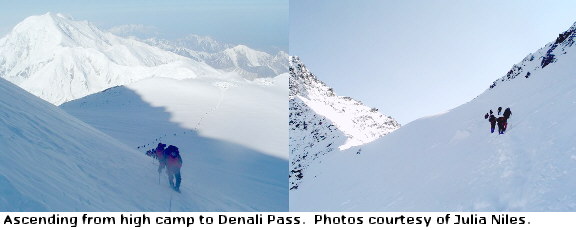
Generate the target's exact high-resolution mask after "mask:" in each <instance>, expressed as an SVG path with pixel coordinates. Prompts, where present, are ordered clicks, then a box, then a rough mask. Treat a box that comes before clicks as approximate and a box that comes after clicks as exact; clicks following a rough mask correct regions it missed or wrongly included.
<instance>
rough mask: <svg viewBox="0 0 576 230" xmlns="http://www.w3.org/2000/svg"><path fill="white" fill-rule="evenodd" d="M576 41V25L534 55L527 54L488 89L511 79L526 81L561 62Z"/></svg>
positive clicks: (572, 48)
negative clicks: (549, 66) (551, 65)
mask: <svg viewBox="0 0 576 230" xmlns="http://www.w3.org/2000/svg"><path fill="white" fill-rule="evenodd" d="M575 40H576V23H574V24H573V25H572V26H571V27H570V29H568V30H566V31H564V32H563V33H560V34H558V37H556V40H555V41H554V42H550V43H548V44H546V45H545V46H544V47H542V48H540V49H539V50H537V51H536V52H534V53H531V54H528V56H526V57H525V58H524V59H523V60H522V61H521V62H520V63H518V64H515V65H513V66H512V68H511V69H510V71H508V73H506V75H504V76H503V77H501V78H499V79H497V80H496V81H494V82H493V83H492V85H490V89H492V88H494V87H496V86H497V85H499V84H500V83H501V82H505V81H511V80H513V79H517V78H518V79H527V78H530V77H532V76H533V74H534V73H536V72H539V71H540V70H542V69H544V68H546V67H547V66H548V65H550V64H553V63H556V62H557V61H559V60H562V58H561V57H562V56H565V55H566V54H567V53H569V52H576V50H574V49H575V48H574V47H576V46H574V41H575Z"/></svg>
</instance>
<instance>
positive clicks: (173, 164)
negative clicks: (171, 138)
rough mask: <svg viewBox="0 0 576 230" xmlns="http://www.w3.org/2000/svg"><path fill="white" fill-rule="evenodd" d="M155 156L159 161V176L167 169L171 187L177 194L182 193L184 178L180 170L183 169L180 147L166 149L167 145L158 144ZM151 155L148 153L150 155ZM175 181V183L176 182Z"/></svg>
mask: <svg viewBox="0 0 576 230" xmlns="http://www.w3.org/2000/svg"><path fill="white" fill-rule="evenodd" d="M154 151H155V155H153V156H154V157H155V158H156V159H158V162H159V164H158V174H160V173H162V170H163V169H164V168H166V173H167V174H168V182H170V187H172V189H174V191H176V192H180V183H181V182H182V176H180V168H181V167H182V157H181V156H180V152H179V151H178V147H176V146H173V145H170V146H168V147H166V144H162V143H158V146H156V149H155V150H154ZM148 154H149V153H147V155H148ZM174 179H175V181H174Z"/></svg>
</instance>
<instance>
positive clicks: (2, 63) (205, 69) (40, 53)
mask: <svg viewBox="0 0 576 230" xmlns="http://www.w3.org/2000/svg"><path fill="white" fill-rule="evenodd" d="M220 73H221V72H220V71H217V70H215V69H214V68H212V67H210V66H208V65H207V64H205V63H204V62H202V61H194V60H191V59H189V58H186V57H182V56H179V55H177V54H174V53H172V52H168V51H165V50H162V49H160V48H157V47H153V46H150V45H147V44H145V43H143V42H140V41H137V40H134V39H127V38H122V37H118V36H116V35H113V34H111V33H109V32H104V31H102V30H100V29H98V28H97V27H96V26H95V25H93V24H92V23H90V22H87V21H75V20H72V19H70V17H65V16H62V15H58V14H53V13H47V14H44V15H40V16H31V17H28V18H26V19H25V20H24V21H22V22H21V23H19V24H18V25H16V26H15V27H14V29H13V30H12V31H11V32H10V33H9V34H8V35H6V36H5V37H4V38H1V39H0V77H2V78H5V79H7V80H9V81H11V82H12V83H14V84H16V85H18V86H20V87H22V88H24V89H26V90H27V91H29V92H31V93H32V94H34V95H36V96H38V97H40V98H42V99H44V100H47V101H49V102H51V103H53V104H56V105H59V104H61V103H63V102H66V101H70V100H73V99H77V98H80V97H83V96H86V95H89V94H92V93H95V92H99V91H102V90H104V89H107V88H110V87H113V86H118V85H124V84H127V83H131V82H135V81H138V80H142V79H145V78H150V77H167V78H175V79H185V78H195V77H199V76H211V75H217V74H220Z"/></svg>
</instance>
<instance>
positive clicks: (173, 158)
mask: <svg viewBox="0 0 576 230" xmlns="http://www.w3.org/2000/svg"><path fill="white" fill-rule="evenodd" d="M164 152H165V155H166V172H167V173H168V181H169V182H170V187H172V189H174V190H175V191H177V192H180V183H181V182H182V177H181V175H180V168H181V167H182V157H181V156H180V152H179V151H178V148H177V147H176V146H173V145H170V146H168V148H166V150H165V151H164ZM174 178H175V179H176V181H175V182H174V181H173V180H174Z"/></svg>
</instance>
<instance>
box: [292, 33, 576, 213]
mask: <svg viewBox="0 0 576 230" xmlns="http://www.w3.org/2000/svg"><path fill="white" fill-rule="evenodd" d="M560 40H561V39H560ZM566 41H567V40H564V41H563V42H566ZM563 42H561V43H559V44H564V43H563ZM560 47H561V46H560V45H558V46H557V48H556V49H555V51H554V52H557V51H560V50H562V49H563V51H562V55H560V53H558V55H555V61H554V62H553V63H549V64H548V65H546V66H545V68H542V66H541V60H540V61H538V62H537V64H538V65H539V66H540V67H539V68H537V71H533V72H532V74H531V75H530V76H529V77H528V78H524V77H523V75H519V76H522V77H521V78H520V79H516V80H513V81H510V82H508V83H507V84H498V85H497V87H493V88H492V89H491V90H487V91H486V92H484V93H483V94H481V95H479V96H478V97H477V98H476V99H474V100H472V101H471V102H468V103H466V104H464V105H462V106H459V107H457V108H455V109H453V110H451V111H449V112H447V113H445V114H440V115H437V116H433V117H427V118H422V119H419V120H416V121H414V122H411V123H410V124H408V125H406V126H404V127H402V128H400V129H398V130H397V131H395V132H393V133H391V134H389V135H386V136H384V137H382V138H380V139H379V140H377V141H374V142H371V143H368V144H366V145H362V146H359V147H361V148H362V151H361V153H360V154H357V151H355V149H348V150H345V151H340V152H335V153H332V154H329V155H328V156H326V157H325V158H324V159H323V161H322V162H312V163H313V164H312V165H310V167H309V168H308V172H309V173H311V174H314V175H317V176H316V177H314V178H307V180H304V181H303V182H302V183H301V184H300V186H299V189H298V190H293V191H291V192H290V208H291V210H293V211H304V210H305V211H312V210H314V211H316V210H322V211H336V210H337V211H573V210H574V209H575V208H576V194H575V193H574V184H576V142H574V140H576V133H575V132H574V130H573V129H574V128H573V127H575V126H576V119H575V118H574V117H576V109H574V108H576V107H575V105H576V99H575V98H576V78H574V76H576V68H575V66H576V65H574V63H575V62H576V52H574V51H573V47H571V46H570V45H566V46H563V48H560ZM535 60H536V59H535ZM499 81H500V80H499ZM499 106H502V107H503V108H507V107H509V108H511V110H512V116H511V117H510V119H509V120H508V130H507V131H506V133H505V134H503V135H498V134H497V133H496V132H495V133H490V124H489V122H488V121H487V120H485V119H484V117H483V115H484V114H485V113H487V112H488V111H489V110H490V109H492V110H494V111H496V108H498V107H499Z"/></svg>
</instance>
